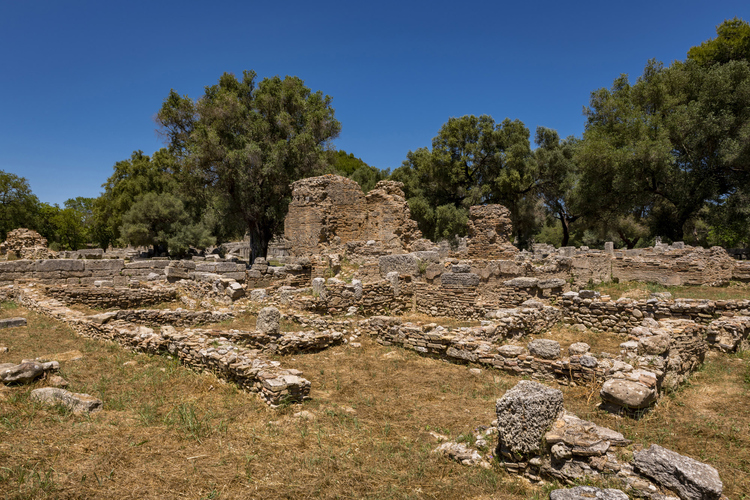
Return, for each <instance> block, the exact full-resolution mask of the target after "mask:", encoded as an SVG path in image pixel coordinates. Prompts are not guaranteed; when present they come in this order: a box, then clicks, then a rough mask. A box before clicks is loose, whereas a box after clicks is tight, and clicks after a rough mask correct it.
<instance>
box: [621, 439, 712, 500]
mask: <svg viewBox="0 0 750 500" xmlns="http://www.w3.org/2000/svg"><path fill="white" fill-rule="evenodd" d="M633 461H634V463H635V466H636V467H637V468H638V470H639V471H640V472H641V473H643V474H644V475H646V476H648V477H650V478H651V479H653V480H654V481H656V482H657V483H658V484H660V485H661V486H664V487H666V488H669V489H670V490H672V491H674V492H675V493H677V495H679V497H680V498H681V499H683V500H700V499H706V500H713V499H719V498H721V493H722V490H723V489H724V485H723V484H722V482H721V478H719V473H718V472H717V471H716V469H714V468H713V467H711V466H710V465H706V464H704V463H701V462H698V461H697V460H694V459H692V458H690V457H686V456H683V455H680V454H679V453H675V452H674V451H671V450H668V449H666V448H662V447H661V446H659V445H656V444H652V445H651V447H650V448H648V449H647V450H643V451H637V452H635V453H634V454H633Z"/></svg>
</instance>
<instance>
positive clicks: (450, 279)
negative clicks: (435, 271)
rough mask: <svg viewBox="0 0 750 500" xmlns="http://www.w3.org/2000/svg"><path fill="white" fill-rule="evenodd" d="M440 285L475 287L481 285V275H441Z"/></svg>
mask: <svg viewBox="0 0 750 500" xmlns="http://www.w3.org/2000/svg"><path fill="white" fill-rule="evenodd" d="M440 283H442V284H443V285H459V286H465V287H475V286H477V285H479V275H478V274H474V273H443V274H442V275H440Z"/></svg>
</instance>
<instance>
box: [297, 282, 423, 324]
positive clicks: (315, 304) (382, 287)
mask: <svg viewBox="0 0 750 500" xmlns="http://www.w3.org/2000/svg"><path fill="white" fill-rule="evenodd" d="M317 280H320V281H317ZM414 285H415V284H414V283H412V282H411V279H410V277H408V276H407V277H405V279H404V280H399V279H398V278H396V279H395V280H394V281H387V280H381V281H378V282H375V283H366V284H362V283H361V282H359V281H356V280H355V281H353V282H352V283H344V282H342V281H340V280H336V279H329V280H328V282H327V283H325V284H323V283H322V278H316V280H314V283H313V289H312V293H313V295H296V296H295V298H294V300H293V301H292V302H291V305H292V307H294V308H295V309H297V310H300V311H310V312H317V313H319V314H342V313H346V312H348V311H349V310H350V309H351V308H354V311H353V312H356V313H358V314H363V315H371V314H404V313H407V312H410V311H411V310H412V309H413V297H414Z"/></svg>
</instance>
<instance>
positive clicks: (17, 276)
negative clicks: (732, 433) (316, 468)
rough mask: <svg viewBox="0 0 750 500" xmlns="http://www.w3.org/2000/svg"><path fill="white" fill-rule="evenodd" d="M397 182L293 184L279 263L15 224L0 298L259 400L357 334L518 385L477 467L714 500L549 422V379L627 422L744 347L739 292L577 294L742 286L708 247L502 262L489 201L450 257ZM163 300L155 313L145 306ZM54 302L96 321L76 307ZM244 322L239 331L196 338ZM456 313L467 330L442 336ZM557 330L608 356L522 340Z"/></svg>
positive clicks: (554, 413)
mask: <svg viewBox="0 0 750 500" xmlns="http://www.w3.org/2000/svg"><path fill="white" fill-rule="evenodd" d="M401 188H402V186H401V185H400V184H399V183H396V182H391V181H383V182H380V183H378V184H377V186H376V187H375V189H373V190H372V191H370V192H369V193H368V194H367V195H365V194H364V193H363V192H362V191H361V189H360V188H359V186H358V185H357V184H356V183H355V182H353V181H351V180H349V179H345V178H343V177H338V176H332V175H328V176H322V177H316V178H311V179H305V180H302V181H298V182H296V183H294V185H293V198H292V202H291V204H290V207H289V215H288V216H287V219H286V225H285V232H284V239H283V240H278V241H277V243H276V246H275V247H272V249H273V248H276V249H280V251H281V250H283V255H273V254H270V255H269V256H268V258H258V259H256V260H255V262H252V263H250V262H245V261H243V260H241V259H238V258H236V257H234V256H230V257H228V258H220V257H218V256H207V257H205V256H204V257H193V258H192V259H189V260H169V259H168V258H151V259H146V258H141V257H140V256H136V255H130V256H123V255H122V254H117V253H115V254H112V253H110V252H94V253H90V254H87V253H83V254H75V255H67V254H64V255H63V254H60V255H57V257H61V256H63V257H69V258H49V257H51V255H50V254H48V253H45V252H44V251H42V250H40V249H44V248H45V245H46V242H44V241H43V238H41V237H39V235H38V234H37V235H35V234H32V233H33V232H28V231H26V230H17V231H14V232H11V233H9V239H8V241H6V242H5V243H4V244H3V245H2V246H0V249H2V251H3V252H4V253H6V254H8V255H13V256H14V259H15V260H8V261H6V262H0V286H2V288H0V297H1V298H4V299H6V300H13V301H16V302H17V303H19V304H20V305H22V306H24V307H26V308H28V309H30V310H34V311H36V312H38V313H40V314H43V315H45V316H49V317H52V318H56V319H58V320H60V321H62V322H64V323H66V324H68V325H69V326H70V327H71V328H73V329H74V330H75V331H76V332H78V333H79V334H80V335H83V336H86V337H90V338H95V339H101V340H107V341H114V342H117V343H118V344H120V345H122V346H123V347H125V348H127V349H131V350H135V351H139V352H146V353H152V354H158V353H170V354H172V355H174V356H176V357H177V358H178V359H179V360H180V361H181V362H182V363H184V364H186V365H188V366H192V367H195V368H197V369H201V370H206V371H210V372H213V373H215V374H216V376H218V377H221V378H223V379H225V380H227V381H229V382H231V383H234V384H236V385H237V386H238V387H240V388H242V389H243V390H246V391H248V392H252V393H257V394H258V395H259V397H261V398H262V400H263V401H265V402H266V403H268V404H269V405H270V406H272V407H276V406H279V405H284V404H289V403H294V402H299V401H302V400H305V399H307V398H309V397H310V394H311V393H310V388H311V386H312V384H315V374H310V375H309V378H307V377H308V375H306V374H304V373H302V372H301V371H299V370H297V369H295V367H294V361H293V359H292V358H291V356H292V355H294V354H296V353H303V352H317V351H323V350H326V349H330V348H332V347H334V346H340V345H342V344H346V343H348V344H349V345H350V346H351V345H355V344H357V345H358V340H359V338H360V337H361V336H366V337H369V338H371V339H372V340H373V341H374V342H376V343H378V344H380V345H384V346H395V347H398V348H401V349H407V350H410V351H413V352H415V353H418V354H419V355H422V356H429V357H432V358H439V359H443V360H446V361H450V362H453V363H463V364H469V365H471V366H473V367H475V368H473V369H477V368H476V367H481V368H482V369H488V370H496V371H497V372H503V373H505V374H509V375H510V376H513V377H518V378H519V380H520V379H522V378H523V379H526V380H521V381H520V382H519V384H518V385H517V386H516V387H515V388H513V389H511V390H510V391H508V392H507V393H506V394H505V395H504V396H503V397H502V398H501V399H500V400H498V402H497V406H496V414H497V421H496V422H495V423H493V424H492V425H489V426H486V427H485V428H484V429H482V430H481V432H479V433H478V434H477V436H476V442H477V443H481V442H484V443H485V444H486V443H488V442H489V441H491V440H496V443H497V445H496V446H494V445H493V450H494V452H495V455H494V456H495V458H496V459H498V460H499V461H500V462H501V463H502V464H503V467H505V469H506V470H508V471H509V472H511V473H514V474H518V475H522V476H524V477H526V478H528V479H530V480H532V481H539V480H557V481H560V482H562V483H565V484H572V483H575V482H579V481H584V480H586V478H590V477H615V478H616V479H617V481H618V488H621V489H622V490H623V491H628V492H629V493H631V494H636V495H641V496H645V497H650V498H665V497H659V496H658V495H661V494H662V493H664V494H667V493H666V492H669V491H671V492H672V493H673V494H676V495H678V496H679V497H680V498H720V496H721V491H722V489H721V481H720V480H719V478H718V473H717V472H716V471H715V470H713V469H711V468H710V467H708V466H706V465H705V464H701V463H699V462H696V461H695V460H693V459H691V458H689V457H684V456H681V455H678V454H676V453H674V452H672V451H669V450H664V449H662V448H659V447H658V446H652V447H650V448H648V449H645V450H635V449H632V450H630V451H631V452H632V453H630V455H631V456H632V458H631V459H624V458H623V455H622V454H621V453H618V451H621V449H625V448H627V447H628V446H630V445H631V443H630V442H629V441H628V440H627V439H626V438H625V437H623V436H622V435H621V434H619V433H617V432H615V431H613V430H610V429H605V428H602V427H599V426H596V425H595V424H593V423H591V422H586V421H584V420H581V419H579V418H578V417H576V416H575V415H572V414H571V413H569V412H566V411H565V409H564V405H563V401H562V394H561V393H560V391H559V390H557V389H555V388H554V385H555V384H557V385H586V386H590V387H592V395H593V396H594V399H595V400H597V401H592V403H591V404H592V405H593V404H597V405H599V406H600V407H601V408H602V409H605V410H607V411H611V412H616V413H618V414H621V415H623V416H624V418H640V417H642V416H643V415H645V414H647V413H648V411H650V410H652V409H653V408H654V407H655V405H658V404H659V400H660V398H661V397H662V395H663V394H664V392H665V391H670V390H674V389H675V388H678V387H679V386H681V385H682V384H684V383H685V382H686V381H687V380H689V379H690V377H691V375H692V373H693V372H694V371H695V370H697V369H699V368H700V367H701V366H702V364H703V362H704V359H705V357H706V355H707V353H708V352H710V351H711V350H713V351H714V352H716V353H719V355H723V353H731V352H736V351H737V350H741V349H745V348H747V346H748V344H749V341H748V337H749V336H750V300H684V299H677V300H674V299H672V298H671V296H669V295H668V294H666V295H664V294H655V295H650V296H646V297H643V298H621V299H618V300H612V299H610V298H609V297H607V296H603V295H601V294H600V293H599V292H596V291H592V290H590V289H588V288H589V284H591V283H600V282H606V281H610V280H613V279H616V280H619V281H621V282H626V281H634V280H642V281H650V282H656V283H661V284H679V285H703V286H711V285H717V284H726V283H728V282H730V281H738V282H749V281H750V267H748V266H747V265H746V264H745V263H744V262H743V261H737V260H734V259H732V258H731V257H730V256H729V255H728V254H727V253H726V252H725V251H724V250H723V249H720V248H711V249H703V248H693V247H689V246H686V245H682V244H673V245H661V244H659V245H657V246H655V247H653V248H649V249H638V250H616V249H614V248H612V246H611V245H608V246H607V248H606V249H605V250H604V251H598V250H590V249H587V248H585V247H584V248H572V247H567V248H561V249H555V248H551V247H549V246H545V245H536V246H535V247H534V249H533V252H528V251H519V250H518V249H516V248H515V247H514V246H513V245H512V243H511V241H510V238H511V234H512V227H511V223H510V214H509V212H508V210H507V209H505V208H504V207H501V206H497V205H494V206H493V205H489V206H482V207H471V210H470V221H469V226H468V234H469V237H468V239H467V241H466V244H465V245H464V246H459V247H458V248H451V247H450V246H447V245H435V244H433V243H431V242H429V241H427V240H424V239H422V235H421V233H420V232H419V230H418V229H417V225H416V222H414V221H413V220H412V219H411V217H410V213H409V208H408V205H407V203H406V201H405V199H404V195H403V192H402V190H401ZM165 302H166V303H171V304H170V306H169V307H167V308H165V307H160V308H153V307H151V306H153V305H154V304H163V303H165ZM72 306H81V307H83V306H85V307H92V308H96V309H110V310H108V311H105V312H101V311H98V312H94V313H85V312H81V311H80V310H78V309H80V307H72ZM248 311H252V314H253V315H255V317H256V322H255V328H249V329H246V330H228V329H221V328H207V327H205V326H204V325H206V324H220V323H221V322H227V321H231V320H232V319H233V318H234V317H236V316H237V315H239V314H244V313H247V312H248ZM415 316H416V317H418V318H419V319H417V320H415V319H413V318H414V317H415ZM425 318H429V319H425ZM456 320H464V321H467V322H470V324H471V325H472V326H453V325H452V323H453V322H455V321H456ZM561 322H562V323H565V324H567V325H570V326H571V327H573V328H575V329H579V330H581V331H594V332H600V333H601V334H602V335H605V334H606V335H611V336H616V338H617V339H618V340H617V342H618V343H619V347H618V348H617V350H616V352H610V353H606V352H592V349H591V347H590V346H589V345H588V344H586V343H584V342H580V341H577V342H574V343H572V344H570V345H567V344H563V345H561V344H560V343H559V342H557V341H555V340H552V339H548V338H542V337H543V336H544V335H545V333H547V332H548V331H549V330H550V329H551V328H552V327H553V326H555V325H556V324H558V323H561ZM282 324H284V325H285V327H284V328H282V327H281V325H282ZM289 325H293V326H292V327H290V326H289ZM11 326H12V325H11ZM34 363H36V364H34ZM22 365H23V366H22ZM37 365H39V366H37ZM45 366H46V367H45ZM53 367H54V365H43V363H42V362H41V361H35V360H24V361H23V362H22V363H21V364H20V365H18V364H13V365H12V366H0V378H1V379H2V380H4V381H5V382H7V383H16V380H15V379H13V377H16V376H19V377H21V378H23V377H27V378H29V377H31V378H29V380H35V379H37V378H38V377H47V376H48V375H47V374H48V373H49V372H51V371H54V369H53ZM17 374H21V375H17ZM23 374H26V375H23ZM9 377H10V378H9ZM19 380H20V379H19ZM542 382H543V384H542ZM597 395H598V396H597ZM85 396H86V395H76V394H73V393H66V392H65V391H62V389H59V390H55V391H43V392H41V393H38V394H35V395H33V396H32V397H33V398H35V399H36V398H39V400H40V401H42V400H44V401H52V402H53V403H55V402H56V403H57V404H64V405H68V406H69V407H70V408H71V409H74V410H75V411H78V409H83V410H82V411H95V410H96V408H97V404H96V402H95V401H94V402H91V401H89V400H87V399H86V397H85ZM436 452H439V453H442V454H445V455H447V456H448V457H451V458H452V459H455V460H458V461H459V462H461V463H463V464H466V465H479V466H488V465H489V460H491V458H490V457H488V456H487V455H486V454H485V453H483V452H482V451H481V450H480V449H479V448H477V447H475V448H472V447H471V446H469V445H467V444H466V443H456V442H450V441H448V442H445V443H443V444H441V445H440V446H439V447H438V449H437V450H436ZM675 478H677V479H675ZM581 488H584V489H581V490H576V489H572V490H566V492H559V493H557V492H553V494H552V496H551V497H552V498H579V497H575V496H565V495H574V494H579V493H580V495H581V496H583V497H586V495H599V496H596V497H597V498H622V497H621V495H620V493H621V492H618V491H617V490H615V489H611V490H607V491H608V492H606V491H590V490H586V489H585V488H589V487H581ZM574 491H579V493H573V492H574ZM602 495H605V496H602ZM606 495H609V496H606Z"/></svg>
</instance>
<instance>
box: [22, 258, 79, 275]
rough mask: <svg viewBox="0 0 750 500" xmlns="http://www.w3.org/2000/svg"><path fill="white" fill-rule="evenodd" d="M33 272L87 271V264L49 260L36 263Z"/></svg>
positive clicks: (65, 260)
mask: <svg viewBox="0 0 750 500" xmlns="http://www.w3.org/2000/svg"><path fill="white" fill-rule="evenodd" d="M33 270H34V271H35V272H38V273H46V272H55V271H60V272H71V271H83V270H85V264H84V263H83V261H82V260H74V259H47V260H41V261H39V262H36V263H35V265H34V267H33Z"/></svg>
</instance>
